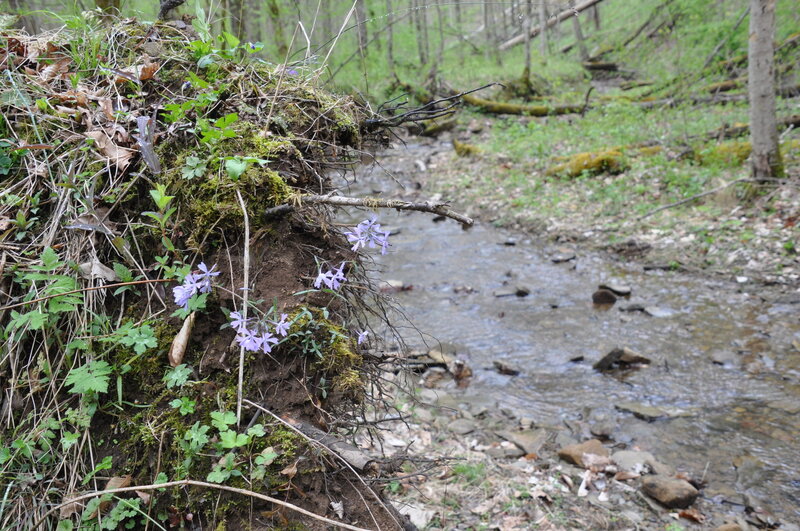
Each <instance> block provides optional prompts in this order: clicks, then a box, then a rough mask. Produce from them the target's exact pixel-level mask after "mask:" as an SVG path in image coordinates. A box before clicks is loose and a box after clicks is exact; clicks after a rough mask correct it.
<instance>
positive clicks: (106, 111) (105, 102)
mask: <svg viewBox="0 0 800 531" xmlns="http://www.w3.org/2000/svg"><path fill="white" fill-rule="evenodd" d="M97 105H99V106H100V110H101V111H103V115H104V116H105V117H106V119H108V121H110V122H113V121H114V104H112V103H111V98H100V99H99V100H97Z"/></svg>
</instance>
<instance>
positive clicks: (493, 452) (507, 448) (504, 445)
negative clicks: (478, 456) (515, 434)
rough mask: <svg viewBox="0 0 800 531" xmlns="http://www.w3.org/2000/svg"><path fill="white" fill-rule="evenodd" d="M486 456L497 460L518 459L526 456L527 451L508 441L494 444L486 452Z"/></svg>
mask: <svg viewBox="0 0 800 531" xmlns="http://www.w3.org/2000/svg"><path fill="white" fill-rule="evenodd" d="M486 454H487V455H489V456H491V457H494V458H495V459H502V458H507V457H510V458H517V457H522V456H523V455H525V451H524V450H522V449H521V448H519V447H517V446H516V445H514V444H512V443H510V442H508V441H503V442H501V443H494V444H492V446H490V447H489V448H488V449H487V450H486Z"/></svg>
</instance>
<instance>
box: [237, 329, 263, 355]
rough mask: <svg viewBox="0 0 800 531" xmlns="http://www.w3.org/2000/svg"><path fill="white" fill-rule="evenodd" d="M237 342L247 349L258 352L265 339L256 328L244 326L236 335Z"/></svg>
mask: <svg viewBox="0 0 800 531" xmlns="http://www.w3.org/2000/svg"><path fill="white" fill-rule="evenodd" d="M236 342H237V343H239V345H240V346H242V347H243V348H244V349H245V350H246V351H248V352H256V351H258V350H259V349H260V348H261V346H262V343H263V339H262V338H261V337H260V336H259V335H258V333H257V332H256V331H255V330H251V329H249V328H242V329H240V330H239V335H237V336H236Z"/></svg>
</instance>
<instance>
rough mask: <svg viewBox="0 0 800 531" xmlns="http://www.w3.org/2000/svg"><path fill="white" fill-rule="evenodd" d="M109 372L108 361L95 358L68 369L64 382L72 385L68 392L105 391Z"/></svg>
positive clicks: (106, 390)
mask: <svg viewBox="0 0 800 531" xmlns="http://www.w3.org/2000/svg"><path fill="white" fill-rule="evenodd" d="M110 374H111V366H110V365H109V364H108V363H106V362H105V361H102V360H95V361H90V362H89V363H87V364H86V365H81V366H80V367H76V368H74V369H72V370H71V371H69V374H67V378H66V380H65V383H66V384H67V385H71V386H72V389H70V390H69V392H70V393H77V394H83V393H89V392H93V393H107V392H108V381H109V375H110Z"/></svg>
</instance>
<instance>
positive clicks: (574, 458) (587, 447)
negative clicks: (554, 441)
mask: <svg viewBox="0 0 800 531" xmlns="http://www.w3.org/2000/svg"><path fill="white" fill-rule="evenodd" d="M583 454H594V455H599V456H602V457H608V450H607V449H606V447H605V446H603V443H601V442H600V441H598V440H597V439H589V440H588V441H586V442H582V443H580V444H571V445H569V446H565V447H563V448H562V449H560V450H559V451H558V457H560V458H561V459H563V460H564V461H566V462H567V463H572V464H573V465H577V466H583Z"/></svg>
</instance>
